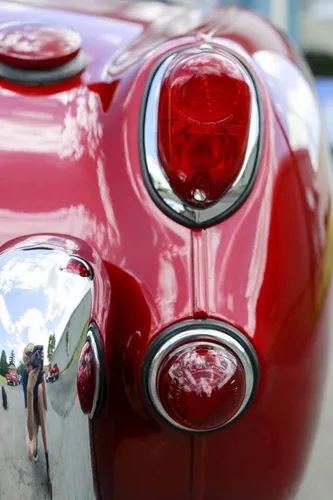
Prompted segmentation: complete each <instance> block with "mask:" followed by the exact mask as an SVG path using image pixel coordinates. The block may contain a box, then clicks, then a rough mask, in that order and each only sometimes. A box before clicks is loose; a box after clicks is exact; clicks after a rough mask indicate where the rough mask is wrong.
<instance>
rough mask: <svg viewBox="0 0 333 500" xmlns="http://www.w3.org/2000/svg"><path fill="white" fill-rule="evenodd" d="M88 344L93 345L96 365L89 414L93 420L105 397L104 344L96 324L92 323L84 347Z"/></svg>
mask: <svg viewBox="0 0 333 500" xmlns="http://www.w3.org/2000/svg"><path fill="white" fill-rule="evenodd" d="M87 342H89V343H90V345H91V348H92V352H93V356H94V361H95V365H96V380H95V392H94V396H93V402H92V407H91V411H90V412H89V413H88V417H89V419H90V420H92V419H93V418H94V417H95V416H97V415H98V414H99V412H100V410H101V408H102V406H103V403H104V396H105V379H104V361H103V360H104V358H103V343H102V339H101V336H100V333H99V331H98V328H97V326H96V324H95V323H92V324H90V326H89V330H88V333H87V337H86V342H85V344H84V345H86V343H87ZM83 349H84V346H83V347H82V351H83Z"/></svg>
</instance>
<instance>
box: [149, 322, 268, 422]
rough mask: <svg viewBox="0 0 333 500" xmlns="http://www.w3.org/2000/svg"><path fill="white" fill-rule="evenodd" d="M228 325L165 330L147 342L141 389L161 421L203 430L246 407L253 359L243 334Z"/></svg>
mask: <svg viewBox="0 0 333 500" xmlns="http://www.w3.org/2000/svg"><path fill="white" fill-rule="evenodd" d="M213 323H214V326H215V324H216V323H217V322H213ZM218 326H219V327H220V324H219V325H218ZM172 328H174V327H172ZM175 328H176V329H177V328H179V329H181V328H182V326H181V325H180V326H177V325H176V326H175ZM228 329H229V331H230V332H231V334H229V333H226V332H225V331H220V330H218V329H210V328H207V329H206V328H193V329H192V330H186V331H184V330H181V331H180V332H179V333H176V334H175V335H172V336H169V332H167V334H168V335H167V338H168V340H166V341H165V342H163V341H162V340H161V338H157V339H156V341H155V345H154V343H153V344H152V346H151V348H150V352H148V354H147V358H148V359H149V361H148V364H147V365H146V364H144V367H143V371H144V373H146V374H148V375H147V378H146V380H147V386H146V387H147V392H146V394H147V397H148V401H149V402H150V404H151V406H152V408H153V410H154V411H157V413H158V414H159V416H160V417H162V418H163V419H164V420H165V421H167V422H169V423H171V424H172V425H174V426H175V427H178V428H180V429H182V430H187V431H191V432H208V431H213V430H216V429H219V428H221V427H223V426H225V425H226V424H229V423H230V422H232V421H233V420H235V419H236V417H238V416H239V415H240V414H241V413H242V412H243V411H244V410H245V408H246V407H247V406H248V404H249V402H250V400H251V398H252V396H253V395H254V392H255V389H256V385H257V381H256V380H257V379H256V377H257V371H258V363H257V358H256V355H255V352H254V350H253V348H252V346H251V345H250V343H249V342H248V341H247V339H245V338H244V336H243V335H242V334H241V333H240V332H238V331H237V330H235V329H234V328H232V327H230V326H229V325H228ZM145 367H146V368H145ZM145 369H146V370H147V371H146V372H145Z"/></svg>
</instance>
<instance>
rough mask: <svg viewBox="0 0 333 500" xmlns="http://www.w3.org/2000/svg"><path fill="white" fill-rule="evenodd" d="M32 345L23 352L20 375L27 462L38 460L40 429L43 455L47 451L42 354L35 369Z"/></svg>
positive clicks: (45, 398) (45, 400)
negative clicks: (22, 364)
mask: <svg viewBox="0 0 333 500" xmlns="http://www.w3.org/2000/svg"><path fill="white" fill-rule="evenodd" d="M34 347H35V346H34V345H33V344H28V345H27V346H26V347H25V349H24V351H23V363H24V365H25V369H24V370H23V374H22V387H23V393H24V403H25V407H26V410H27V452H28V457H29V460H33V461H35V462H37V460H38V431H39V426H41V428H42V438H43V443H44V449H45V453H46V455H47V456H48V453H47V450H48V447H47V433H46V412H47V396H46V384H45V378H44V373H43V370H42V366H43V359H44V354H43V350H41V352H40V353H38V355H39V356H40V357H41V361H42V364H41V366H39V367H37V368H35V367H34V366H35V365H34V362H33V354H34Z"/></svg>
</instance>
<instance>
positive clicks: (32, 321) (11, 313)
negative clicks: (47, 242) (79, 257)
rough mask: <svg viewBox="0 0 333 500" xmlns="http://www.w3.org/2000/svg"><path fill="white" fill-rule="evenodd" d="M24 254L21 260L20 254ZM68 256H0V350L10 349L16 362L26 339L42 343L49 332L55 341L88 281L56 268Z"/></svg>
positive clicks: (51, 254) (48, 254) (44, 254)
mask: <svg viewBox="0 0 333 500" xmlns="http://www.w3.org/2000/svg"><path fill="white" fill-rule="evenodd" d="M22 256H24V257H25V258H24V260H23V257H22ZM68 259H69V257H68V256H67V255H66V254H63V253H59V252H55V251H54V252H50V251H45V250H44V251H41V250H39V251H38V253H37V252H36V253H35V252H24V253H22V252H13V253H11V254H8V255H5V256H3V257H2V259H1V270H0V351H1V350H2V349H4V350H5V351H6V353H7V356H8V355H9V353H10V351H11V350H12V349H13V350H14V352H15V358H16V363H18V361H19V360H20V359H22V352H23V349H24V347H25V345H26V344H27V343H29V342H32V343H33V344H43V345H44V349H45V353H46V352H47V345H48V339H49V335H50V334H51V333H55V334H56V342H57V343H58V342H59V339H60V337H61V334H62V333H63V331H64V329H65V327H66V324H67V322H68V320H69V318H70V316H71V314H72V312H73V310H74V309H75V307H76V306H77V305H78V304H79V302H80V300H81V299H82V298H83V296H84V295H85V294H86V293H87V291H88V289H89V284H88V282H87V281H86V280H85V279H82V278H80V277H78V276H75V275H73V274H69V273H66V272H64V271H60V270H59V266H63V265H66V263H67V261H68Z"/></svg>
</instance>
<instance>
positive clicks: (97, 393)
mask: <svg viewBox="0 0 333 500" xmlns="http://www.w3.org/2000/svg"><path fill="white" fill-rule="evenodd" d="M87 340H88V341H89V342H90V343H91V347H92V350H93V353H94V358H95V363H96V386H95V394H94V399H93V405H92V410H91V412H90V413H89V414H88V417H89V418H90V419H92V418H93V417H94V415H95V412H96V408H97V402H98V398H99V396H100V386H101V365H100V360H99V354H98V348H97V345H96V341H95V337H94V334H93V333H92V330H91V328H90V329H89V331H88V334H87Z"/></svg>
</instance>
